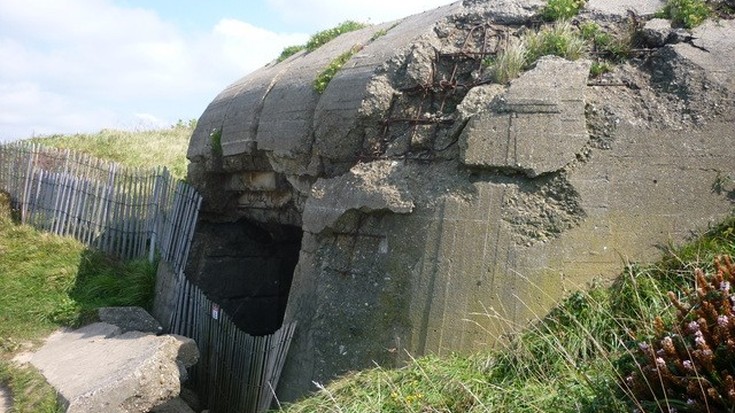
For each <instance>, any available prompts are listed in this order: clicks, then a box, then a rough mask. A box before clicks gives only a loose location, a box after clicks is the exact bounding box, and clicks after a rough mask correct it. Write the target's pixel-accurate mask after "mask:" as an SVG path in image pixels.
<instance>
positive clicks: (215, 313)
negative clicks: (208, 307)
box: [212, 304, 219, 320]
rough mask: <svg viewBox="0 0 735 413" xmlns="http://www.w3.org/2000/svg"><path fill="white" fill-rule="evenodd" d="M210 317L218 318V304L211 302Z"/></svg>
mask: <svg viewBox="0 0 735 413" xmlns="http://www.w3.org/2000/svg"><path fill="white" fill-rule="evenodd" d="M212 318H214V319H215V320H219V306H218V305H217V304H212Z"/></svg>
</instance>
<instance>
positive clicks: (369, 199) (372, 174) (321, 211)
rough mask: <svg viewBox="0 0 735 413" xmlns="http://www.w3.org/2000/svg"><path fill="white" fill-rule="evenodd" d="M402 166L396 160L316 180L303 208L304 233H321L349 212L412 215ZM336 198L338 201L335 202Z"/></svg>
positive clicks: (357, 167)
mask: <svg viewBox="0 0 735 413" xmlns="http://www.w3.org/2000/svg"><path fill="white" fill-rule="evenodd" d="M400 164H401V163H400V162H397V161H373V162H368V163H359V164H357V165H355V166H354V167H353V168H352V169H350V171H349V172H348V173H346V174H344V175H341V176H338V177H335V178H327V179H323V178H320V179H319V180H317V182H316V183H315V184H314V187H313V188H312V191H311V196H310V197H309V198H308V199H307V200H306V205H305V206H304V213H303V220H302V222H303V229H304V231H306V232H311V233H313V234H318V233H320V232H322V231H323V230H324V229H325V228H327V227H331V226H332V225H334V224H335V223H336V222H337V221H338V220H339V218H340V217H342V216H343V215H344V214H345V213H347V212H348V211H360V212H363V213H373V212H378V211H390V212H393V213H397V214H409V213H411V212H412V211H413V209H414V207H415V205H414V199H413V196H412V195H411V193H410V191H409V190H408V185H407V183H406V179H405V177H404V176H402V175H401V174H400V168H401V167H400ZM335 199H336V200H337V202H333V200H335Z"/></svg>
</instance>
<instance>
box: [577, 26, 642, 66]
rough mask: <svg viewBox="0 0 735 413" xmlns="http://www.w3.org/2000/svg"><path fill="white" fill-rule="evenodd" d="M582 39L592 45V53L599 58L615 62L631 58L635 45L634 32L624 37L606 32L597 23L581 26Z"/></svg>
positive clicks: (628, 32)
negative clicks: (633, 45)
mask: <svg viewBox="0 0 735 413" xmlns="http://www.w3.org/2000/svg"><path fill="white" fill-rule="evenodd" d="M579 31H580V34H581V35H582V38H584V39H585V40H587V41H588V42H589V43H590V47H591V49H592V53H593V54H595V55H597V56H598V57H601V58H605V59H610V60H613V61H623V60H625V59H627V58H628V57H629V56H630V51H631V48H632V44H633V31H632V30H628V31H626V32H625V33H623V34H622V35H616V34H613V33H611V32H608V31H605V30H604V29H602V28H601V27H600V26H599V25H598V24H597V23H595V22H586V23H583V24H581V25H580V26H579Z"/></svg>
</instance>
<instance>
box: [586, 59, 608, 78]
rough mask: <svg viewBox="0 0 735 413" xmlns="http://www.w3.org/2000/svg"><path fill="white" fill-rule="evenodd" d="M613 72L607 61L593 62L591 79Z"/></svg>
mask: <svg viewBox="0 0 735 413" xmlns="http://www.w3.org/2000/svg"><path fill="white" fill-rule="evenodd" d="M611 71H612V66H611V65H610V63H607V62H605V61H602V62H592V64H591V65H590V77H597V76H600V75H602V74H605V73H609V72H611Z"/></svg>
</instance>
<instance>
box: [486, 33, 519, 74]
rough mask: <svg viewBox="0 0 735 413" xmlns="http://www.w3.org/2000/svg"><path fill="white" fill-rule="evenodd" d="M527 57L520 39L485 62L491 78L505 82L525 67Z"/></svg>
mask: <svg viewBox="0 0 735 413" xmlns="http://www.w3.org/2000/svg"><path fill="white" fill-rule="evenodd" d="M527 58H528V51H527V50H526V45H525V44H524V43H523V42H522V41H516V42H513V43H511V44H510V45H509V46H508V47H507V48H506V49H505V50H503V51H502V52H500V53H498V56H497V57H496V58H495V59H492V60H486V61H485V64H486V65H488V66H489V67H490V70H491V72H492V76H493V80H494V81H495V82H497V83H500V84H505V83H508V82H510V81H511V80H513V79H515V78H517V77H518V76H519V75H520V73H521V72H522V71H523V69H524V68H525V67H526V62H527Z"/></svg>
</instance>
